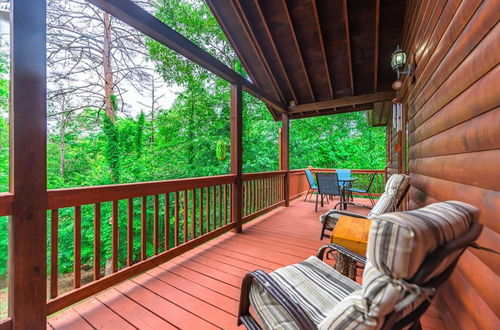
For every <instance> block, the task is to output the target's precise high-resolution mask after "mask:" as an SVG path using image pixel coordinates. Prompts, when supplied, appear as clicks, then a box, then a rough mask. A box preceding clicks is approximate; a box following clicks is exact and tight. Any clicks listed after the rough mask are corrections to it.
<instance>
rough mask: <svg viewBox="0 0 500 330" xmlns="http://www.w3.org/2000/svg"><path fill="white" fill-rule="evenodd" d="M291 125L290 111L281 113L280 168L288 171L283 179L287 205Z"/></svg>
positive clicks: (288, 202) (286, 204)
mask: <svg viewBox="0 0 500 330" xmlns="http://www.w3.org/2000/svg"><path fill="white" fill-rule="evenodd" d="M289 127H290V120H289V117H288V113H283V114H282V115H281V136H280V137H281V138H280V170H282V171H286V174H285V180H283V185H284V187H283V193H284V195H285V206H289V205H290V193H289V191H290V188H289V187H290V172H289V170H290V157H289V144H288V140H289Z"/></svg>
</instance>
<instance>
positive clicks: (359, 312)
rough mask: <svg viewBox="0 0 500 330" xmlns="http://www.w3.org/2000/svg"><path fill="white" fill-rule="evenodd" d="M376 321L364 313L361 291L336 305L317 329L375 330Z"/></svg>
mask: <svg viewBox="0 0 500 330" xmlns="http://www.w3.org/2000/svg"><path fill="white" fill-rule="evenodd" d="M377 325H378V323H377V319H375V318H373V317H370V316H369V315H366V313H365V312H364V305H363V296H362V295H361V290H358V291H355V292H353V293H351V294H350V295H349V296H348V297H346V298H345V299H344V300H342V301H341V302H340V303H338V304H337V305H336V306H335V308H334V309H333V311H332V312H331V313H330V314H329V315H328V316H327V317H326V318H325V319H324V320H323V321H322V322H321V323H320V324H319V326H318V329H320V330H327V329H328V330H330V329H339V330H344V329H356V330H372V329H376V328H377Z"/></svg>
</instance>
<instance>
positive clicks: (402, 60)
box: [391, 45, 413, 79]
mask: <svg viewBox="0 0 500 330" xmlns="http://www.w3.org/2000/svg"><path fill="white" fill-rule="evenodd" d="M406 59H407V58H406V53H405V52H404V50H402V49H401V48H400V47H399V45H398V47H397V48H396V50H395V51H394V53H392V55H391V67H392V69H393V70H394V71H396V73H397V74H398V79H399V77H400V76H401V75H403V74H407V75H409V76H411V75H412V69H413V68H412V65H411V64H409V65H408V67H407V68H406V70H403V68H404V67H405V64H406Z"/></svg>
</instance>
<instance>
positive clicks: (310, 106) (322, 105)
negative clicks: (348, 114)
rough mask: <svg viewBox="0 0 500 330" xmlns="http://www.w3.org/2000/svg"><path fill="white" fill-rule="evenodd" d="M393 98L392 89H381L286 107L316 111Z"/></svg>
mask: <svg viewBox="0 0 500 330" xmlns="http://www.w3.org/2000/svg"><path fill="white" fill-rule="evenodd" d="M393 98H394V91H383V92H377V93H371V94H363V95H357V96H350V97H344V98H340V99H334V100H328V101H321V102H314V103H307V104H301V105H296V106H291V107H289V108H288V109H289V111H290V113H297V112H309V111H318V110H322V109H330V108H338V107H346V106H351V105H352V106H354V105H357V104H366V103H374V102H382V101H388V100H392V99H393Z"/></svg>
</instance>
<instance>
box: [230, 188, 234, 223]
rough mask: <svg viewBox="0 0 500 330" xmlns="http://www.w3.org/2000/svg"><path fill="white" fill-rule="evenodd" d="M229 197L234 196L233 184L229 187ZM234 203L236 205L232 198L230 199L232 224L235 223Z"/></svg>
mask: <svg viewBox="0 0 500 330" xmlns="http://www.w3.org/2000/svg"><path fill="white" fill-rule="evenodd" d="M229 196H233V185H232V184H231V185H229ZM233 203H234V200H233V198H232V197H231V198H230V199H229V217H230V218H231V222H233V221H234V212H233Z"/></svg>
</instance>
